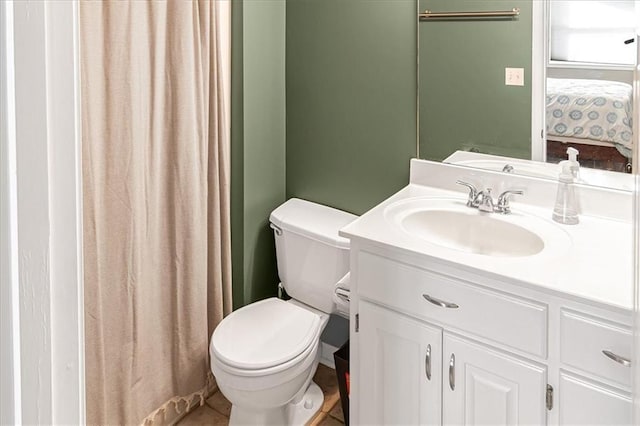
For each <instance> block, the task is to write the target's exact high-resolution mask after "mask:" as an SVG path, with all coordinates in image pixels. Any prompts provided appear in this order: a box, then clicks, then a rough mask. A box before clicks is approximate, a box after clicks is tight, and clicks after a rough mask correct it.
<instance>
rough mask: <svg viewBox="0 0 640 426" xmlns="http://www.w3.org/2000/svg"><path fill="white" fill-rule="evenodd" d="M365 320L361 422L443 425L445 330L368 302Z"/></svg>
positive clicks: (363, 311) (364, 307) (361, 342)
mask: <svg viewBox="0 0 640 426" xmlns="http://www.w3.org/2000/svg"><path fill="white" fill-rule="evenodd" d="M360 318H361V321H362V322H361V326H360V330H359V333H360V336H359V347H360V349H361V351H362V352H361V356H360V358H359V367H358V370H359V371H360V372H362V373H361V375H360V379H359V380H360V381H359V385H360V386H359V389H360V390H359V396H358V400H359V401H362V403H364V404H365V405H364V406H366V407H368V408H367V409H365V410H362V411H361V417H360V420H359V422H358V424H362V425H375V424H405V425H417V424H423V425H439V424H440V423H441V419H442V414H441V410H442V377H443V374H442V329H441V328H439V327H434V326H431V325H429V324H426V323H423V322H421V321H416V320H415V319H412V318H409V317H406V316H404V315H401V314H398V313H397V312H394V311H391V310H389V309H385V308H382V307H380V306H377V305H374V304H372V303H368V302H365V301H363V302H361V303H360ZM399 367H401V368H399ZM352 398H353V397H352Z"/></svg>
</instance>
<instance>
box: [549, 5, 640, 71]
mask: <svg viewBox="0 0 640 426" xmlns="http://www.w3.org/2000/svg"><path fill="white" fill-rule="evenodd" d="M638 3H639V2H638V1H636V0H606V1H596V0H558V1H551V4H550V11H549V15H550V60H551V61H562V62H586V63H595V64H598V63H599V64H616V65H633V64H634V63H635V49H636V47H635V45H634V44H633V43H630V42H629V40H633V39H634V36H635V30H636V26H637V22H636V21H637V16H638V15H637V14H636V7H638ZM625 41H626V42H627V43H625Z"/></svg>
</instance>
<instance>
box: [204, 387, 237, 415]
mask: <svg viewBox="0 0 640 426" xmlns="http://www.w3.org/2000/svg"><path fill="white" fill-rule="evenodd" d="M207 405H208V406H209V407H211V408H213V409H214V410H216V411H217V412H218V413H220V414H222V415H224V416H226V417H229V416H230V415H231V403H230V402H229V400H227V398H225V397H224V395H223V394H222V392H220V391H218V392H216V393H214V394H213V395H211V397H210V398H209V399H207Z"/></svg>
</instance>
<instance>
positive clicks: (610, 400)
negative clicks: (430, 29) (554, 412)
mask: <svg viewBox="0 0 640 426" xmlns="http://www.w3.org/2000/svg"><path fill="white" fill-rule="evenodd" d="M557 395H558V410H560V424H561V425H587V424H588V425H630V424H632V420H631V419H632V409H633V404H632V400H631V395H629V394H628V393H626V392H623V391H619V390H616V389H614V388H610V387H608V386H605V385H601V384H599V383H597V382H594V381H591V380H588V379H584V378H578V377H575V376H572V375H570V374H567V373H560V386H559V389H558V392H557Z"/></svg>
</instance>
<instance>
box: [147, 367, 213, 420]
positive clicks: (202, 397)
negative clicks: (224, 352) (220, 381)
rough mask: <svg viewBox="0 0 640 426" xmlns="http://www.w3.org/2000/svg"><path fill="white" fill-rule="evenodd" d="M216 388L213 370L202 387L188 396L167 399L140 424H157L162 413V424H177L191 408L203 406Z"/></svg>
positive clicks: (208, 373)
mask: <svg viewBox="0 0 640 426" xmlns="http://www.w3.org/2000/svg"><path fill="white" fill-rule="evenodd" d="M215 388H216V382H215V379H214V378H213V374H211V372H207V379H206V381H205V384H204V386H203V387H202V389H200V390H198V391H196V392H193V393H191V394H189V395H187V396H174V397H173V398H171V399H169V400H167V401H166V402H165V403H164V404H162V405H161V406H160V407H159V408H157V409H156V410H155V411H153V412H152V413H151V414H149V415H148V416H147V417H145V419H144V420H143V421H142V422H141V423H140V426H149V425H153V424H157V423H156V421H157V420H158V416H160V415H162V420H163V421H162V424H175V423H177V422H178V421H179V420H181V419H182V418H183V417H184V416H185V415H187V414H188V413H189V412H191V410H193V409H194V408H197V407H202V406H203V405H204V403H205V401H206V400H207V398H209V397H210V396H211V394H213V391H214V390H215Z"/></svg>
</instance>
